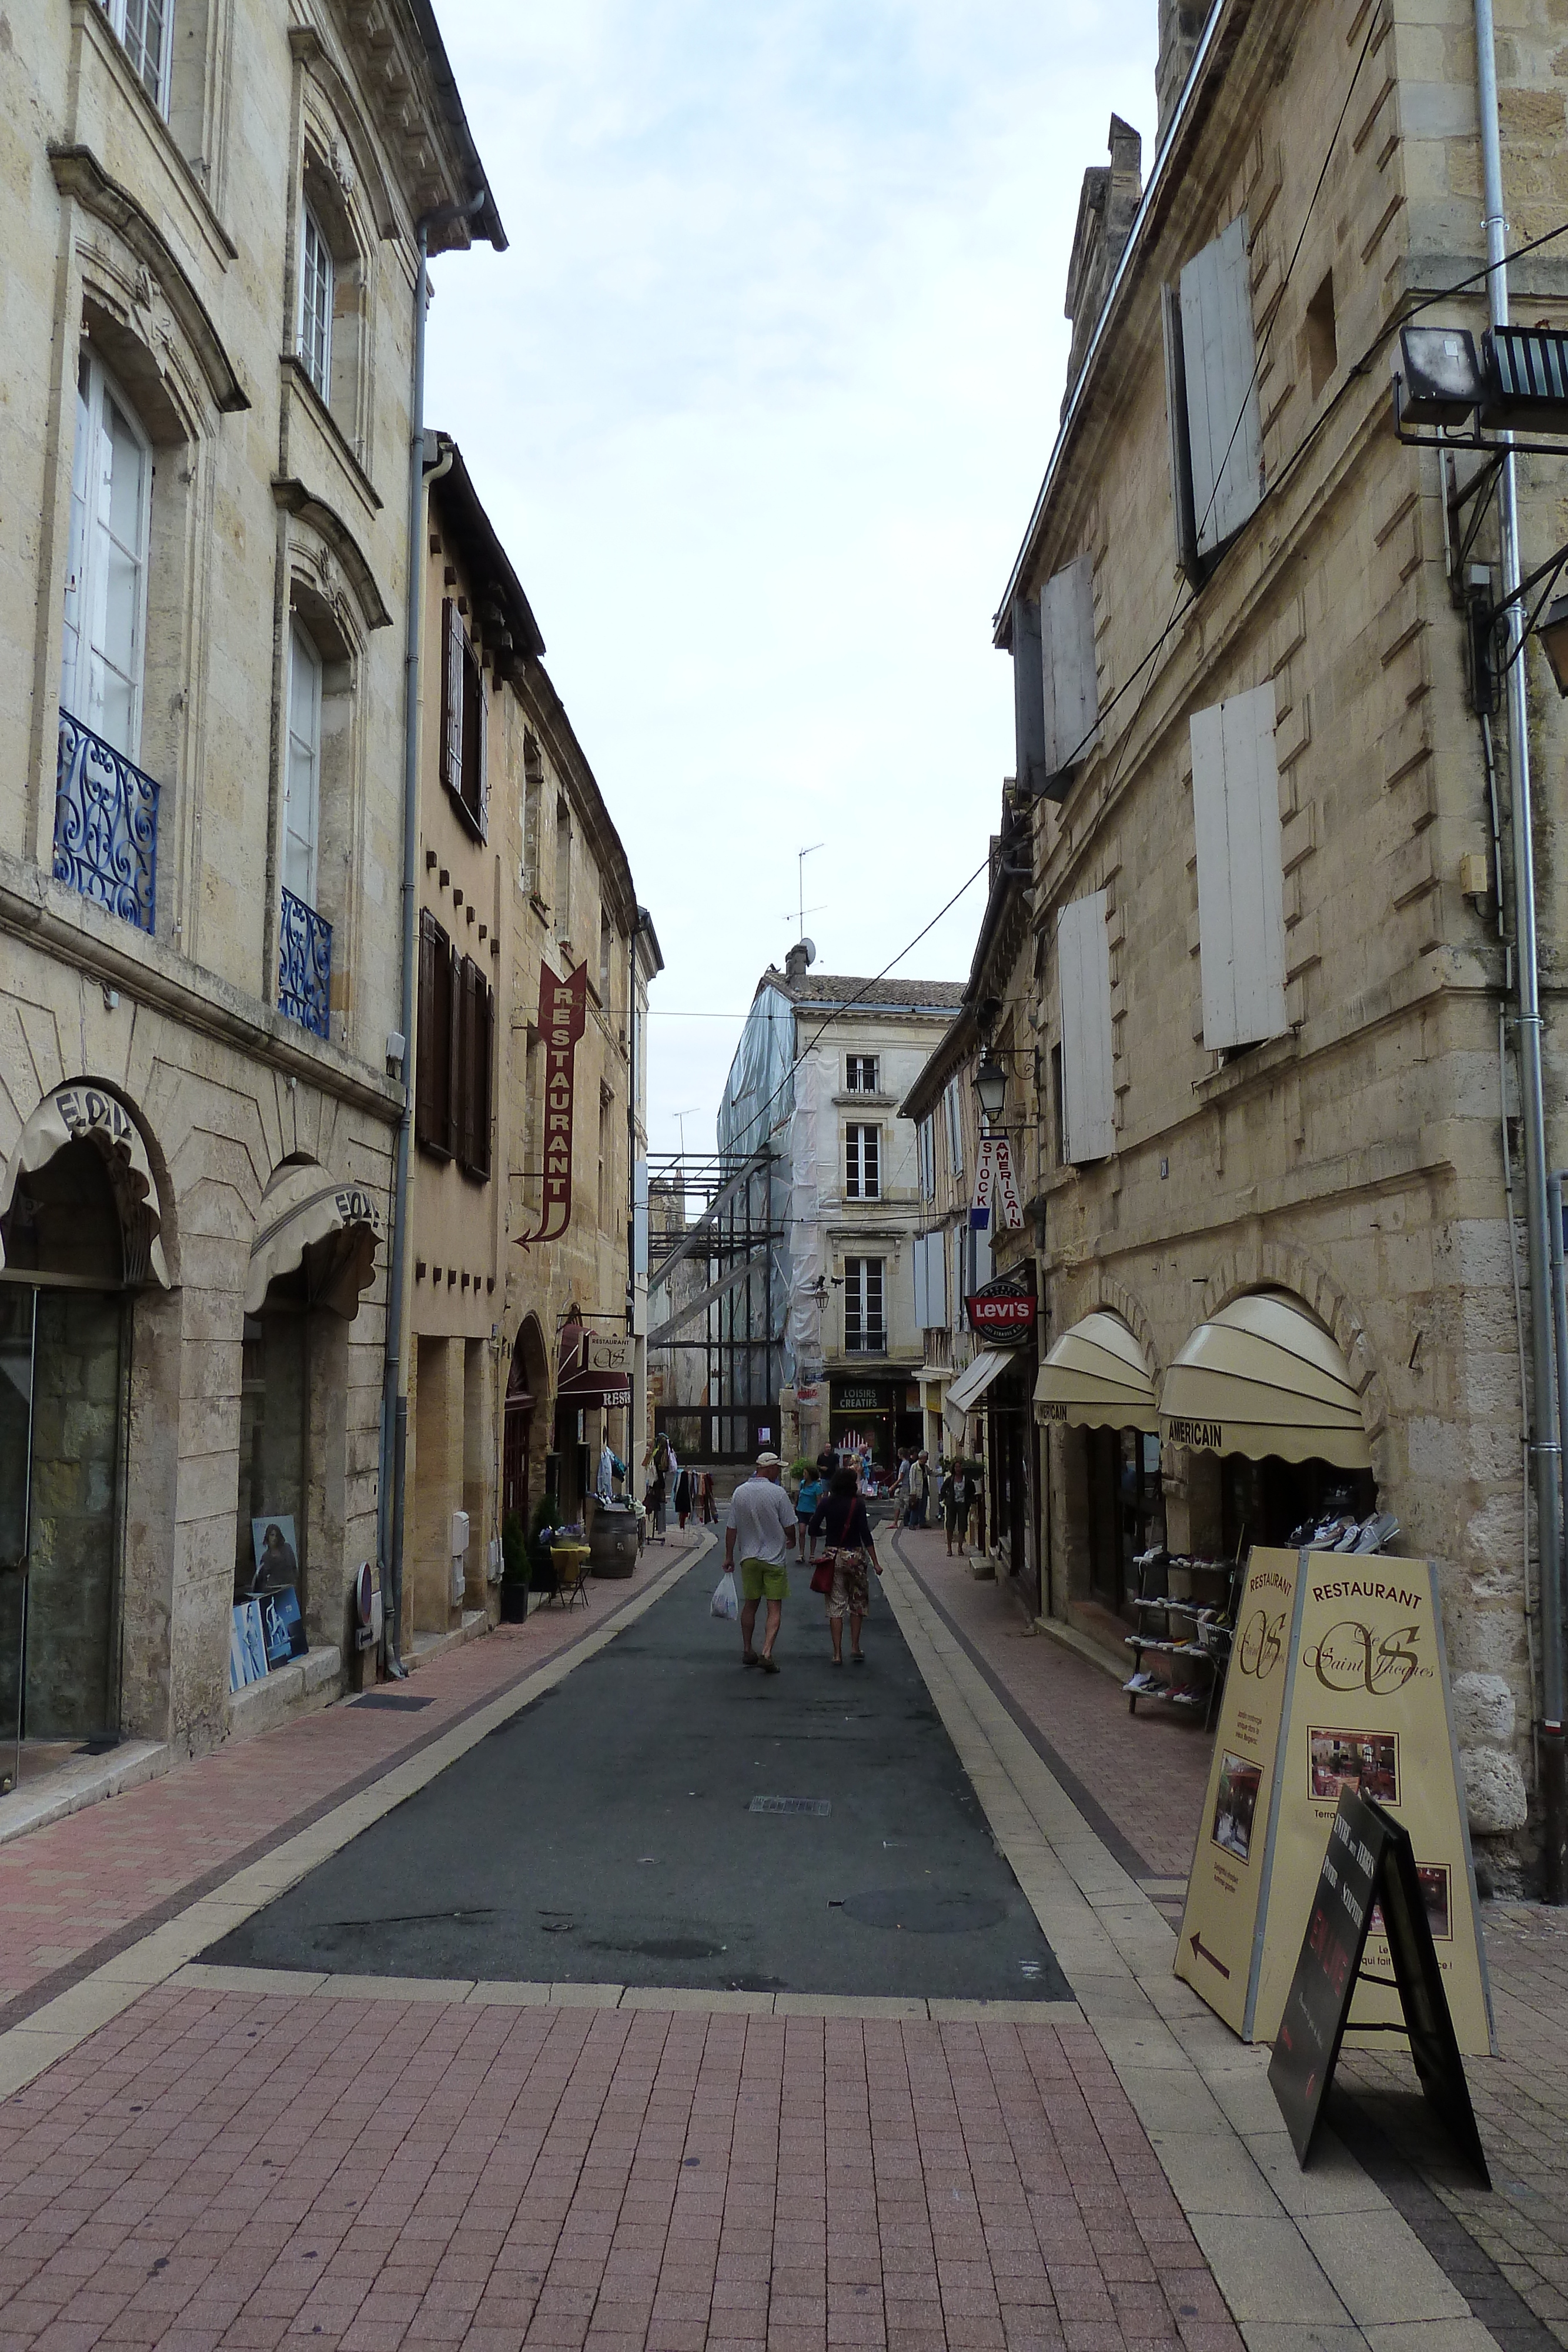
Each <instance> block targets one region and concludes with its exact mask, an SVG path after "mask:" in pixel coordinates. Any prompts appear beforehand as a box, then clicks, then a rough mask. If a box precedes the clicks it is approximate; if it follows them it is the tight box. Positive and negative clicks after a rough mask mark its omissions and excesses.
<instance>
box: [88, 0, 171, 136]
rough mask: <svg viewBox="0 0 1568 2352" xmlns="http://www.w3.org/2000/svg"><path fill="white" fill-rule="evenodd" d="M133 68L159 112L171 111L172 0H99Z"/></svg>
mask: <svg viewBox="0 0 1568 2352" xmlns="http://www.w3.org/2000/svg"><path fill="white" fill-rule="evenodd" d="M99 7H100V8H101V9H102V10H103V13H104V15H105V16H107V17H108V19H109V22H110V27H111V28H112V30H113V31H114V33H115V34H116V36H117V37H118V38H119V40H120V44H121V46H122V47H123V48H124V50H125V54H126V56H127V57H128V58H130V60H131V71H132V72H133V73H134V74H135V76H136V79H137V80H138V81H139V82H140V83H141V87H142V89H144V90H145V91H146V92H147V95H148V97H149V98H150V99H151V100H152V103H153V105H154V106H155V107H156V108H157V109H158V111H159V113H160V114H167V113H168V111H169V60H170V51H171V49H172V46H173V43H172V38H171V35H172V29H173V26H172V17H173V13H174V12H173V0H99Z"/></svg>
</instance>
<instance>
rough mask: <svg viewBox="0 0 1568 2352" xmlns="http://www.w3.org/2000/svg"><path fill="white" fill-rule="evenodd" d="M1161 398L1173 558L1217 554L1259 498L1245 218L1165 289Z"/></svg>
mask: <svg viewBox="0 0 1568 2352" xmlns="http://www.w3.org/2000/svg"><path fill="white" fill-rule="evenodd" d="M1165 327H1166V411H1167V416H1168V420H1169V425H1170V441H1171V487H1172V497H1173V501H1174V505H1175V509H1176V552H1177V555H1178V557H1179V559H1180V561H1181V562H1182V563H1183V564H1184V565H1186V567H1187V568H1188V570H1189V571H1191V570H1195V569H1197V568H1198V567H1199V566H1201V565H1204V564H1205V561H1206V559H1208V558H1211V557H1213V556H1215V555H1218V552H1219V551H1220V550H1221V549H1222V548H1223V547H1225V546H1226V545H1227V543H1228V541H1230V540H1232V539H1233V538H1234V537H1235V535H1236V533H1237V532H1238V531H1239V530H1240V529H1241V527H1242V525H1243V524H1244V523H1245V522H1246V521H1247V520H1248V518H1249V516H1250V515H1251V514H1253V513H1254V512H1255V511H1256V509H1257V507H1258V504H1259V501H1260V499H1261V498H1262V495H1263V438H1262V432H1261V428H1260V423H1259V415H1258V384H1257V365H1258V348H1257V338H1256V334H1255V332H1254V329H1253V324H1252V286H1251V277H1250V269H1249V255H1248V234H1247V218H1246V215H1245V214H1242V215H1239V217H1238V218H1237V219H1235V220H1233V221H1232V222H1231V223H1230V226H1228V228H1227V229H1226V231H1225V232H1224V234H1223V236H1218V237H1216V238H1215V240H1214V242H1213V244H1212V245H1207V246H1205V247H1204V248H1203V250H1202V252H1201V253H1197V254H1195V255H1194V256H1193V257H1192V259H1191V260H1190V261H1189V262H1188V263H1187V265H1186V268H1185V269H1184V270H1183V271H1182V273H1181V282H1180V285H1179V287H1178V288H1176V289H1172V288H1170V287H1166V289H1165Z"/></svg>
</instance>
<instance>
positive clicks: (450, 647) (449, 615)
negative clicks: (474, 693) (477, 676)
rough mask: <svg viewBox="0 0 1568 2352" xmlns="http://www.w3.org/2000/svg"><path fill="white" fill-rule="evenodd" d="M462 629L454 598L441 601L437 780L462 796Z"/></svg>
mask: <svg viewBox="0 0 1568 2352" xmlns="http://www.w3.org/2000/svg"><path fill="white" fill-rule="evenodd" d="M463 653H464V629H463V623H462V620H461V618H460V616H459V614H458V611H457V605H456V603H455V599H454V598H452V597H450V596H444V597H443V598H442V600H441V781H442V782H443V783H444V785H445V787H446V789H447V791H448V792H449V793H453V794H454V795H455V798H457V799H458V800H461V799H462V797H463Z"/></svg>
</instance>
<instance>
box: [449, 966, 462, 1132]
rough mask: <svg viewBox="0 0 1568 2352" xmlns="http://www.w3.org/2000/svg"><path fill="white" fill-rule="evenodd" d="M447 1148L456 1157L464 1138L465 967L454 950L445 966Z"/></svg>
mask: <svg viewBox="0 0 1568 2352" xmlns="http://www.w3.org/2000/svg"><path fill="white" fill-rule="evenodd" d="M446 1040H447V1042H446V1149H447V1150H448V1151H450V1152H452V1153H454V1154H455V1153H456V1152H457V1151H458V1150H459V1149H460V1148H461V1144H462V1139H463V1124H462V1106H463V1097H462V1091H461V1089H462V1076H463V966H462V964H461V962H460V961H459V960H458V954H457V950H456V949H455V948H451V949H449V950H447V964H446Z"/></svg>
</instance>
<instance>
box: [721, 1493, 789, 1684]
mask: <svg viewBox="0 0 1568 2352" xmlns="http://www.w3.org/2000/svg"><path fill="white" fill-rule="evenodd" d="M782 1467H783V1465H782V1464H781V1463H780V1461H779V1456H778V1455H777V1454H758V1457H757V1467H756V1469H755V1470H754V1471H753V1472H752V1474H751V1475H750V1477H749V1478H747V1479H746V1480H745V1481H744V1483H743V1484H742V1485H740V1486H737V1488H736V1490H735V1493H734V1495H733V1496H731V1497H730V1505H729V1517H728V1520H727V1525H726V1528H725V1537H724V1564H725V1566H726V1568H727V1569H733V1568H734V1566H735V1556H736V1552H737V1549H738V1550H739V1553H740V1598H741V1610H740V1663H741V1664H742V1665H743V1666H760V1667H761V1669H762V1671H763V1673H764V1674H765V1675H776V1674H777V1673H778V1672H779V1667H778V1664H777V1662H776V1661H775V1659H774V1655H773V1644H774V1643H775V1642H777V1640H778V1639H779V1624H780V1623H781V1622H782V1620H783V1616H784V1602H785V1599H786V1596H787V1595H788V1593H789V1570H788V1568H787V1567H786V1566H785V1564H784V1554H785V1551H786V1549H789V1550H790V1551H793V1550H794V1549H795V1512H794V1508H793V1506H792V1505H791V1503H790V1501H789V1496H788V1495H786V1494H784V1493H783V1492H781V1490H780V1488H779V1472H780V1470H781V1469H782ZM758 1601H767V1603H768V1631H767V1633H766V1634H765V1636H764V1638H763V1643H762V1647H761V1649H760V1650H754V1649H753V1648H752V1646H751V1635H752V1630H753V1628H754V1627H755V1625H756V1623H757V1604H758Z"/></svg>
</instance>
